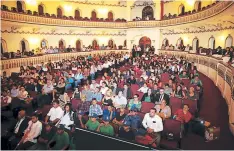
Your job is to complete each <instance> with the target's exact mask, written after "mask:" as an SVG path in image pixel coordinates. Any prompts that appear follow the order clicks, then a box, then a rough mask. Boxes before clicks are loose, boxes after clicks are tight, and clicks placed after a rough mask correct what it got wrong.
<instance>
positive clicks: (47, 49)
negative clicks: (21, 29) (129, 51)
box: [1, 44, 127, 59]
mask: <svg viewBox="0 0 234 151" xmlns="http://www.w3.org/2000/svg"><path fill="white" fill-rule="evenodd" d="M126 48H127V47H126V46H122V45H119V46H118V47H117V46H116V44H114V45H107V46H105V45H104V44H103V45H102V46H99V45H97V46H95V47H93V46H91V45H89V46H87V47H86V46H85V45H83V47H81V48H74V47H73V48H72V47H71V45H69V46H68V47H67V48H63V47H59V48H58V47H57V46H55V47H52V46H50V47H47V46H45V47H44V48H36V49H35V50H34V49H32V50H31V51H24V52H21V51H20V50H17V51H16V52H5V53H3V54H2V55H1V59H10V58H22V57H29V56H39V55H44V54H55V53H67V52H80V51H81V52H87V51H94V50H117V49H119V50H122V49H126Z"/></svg>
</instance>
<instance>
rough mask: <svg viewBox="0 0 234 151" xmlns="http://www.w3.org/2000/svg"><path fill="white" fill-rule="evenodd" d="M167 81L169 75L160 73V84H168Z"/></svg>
mask: <svg viewBox="0 0 234 151" xmlns="http://www.w3.org/2000/svg"><path fill="white" fill-rule="evenodd" d="M169 79H170V75H169V73H162V74H161V81H162V82H164V83H165V82H168V81H169Z"/></svg>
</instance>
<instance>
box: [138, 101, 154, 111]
mask: <svg viewBox="0 0 234 151" xmlns="http://www.w3.org/2000/svg"><path fill="white" fill-rule="evenodd" d="M141 104H142V105H141V112H142V113H148V112H149V111H150V109H151V108H153V107H154V106H155V104H154V103H151V102H142V103H141Z"/></svg>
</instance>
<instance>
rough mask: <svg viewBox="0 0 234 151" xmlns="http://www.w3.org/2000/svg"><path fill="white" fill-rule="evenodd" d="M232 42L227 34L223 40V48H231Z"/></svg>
mask: <svg viewBox="0 0 234 151" xmlns="http://www.w3.org/2000/svg"><path fill="white" fill-rule="evenodd" d="M232 42H233V38H232V36H231V35H230V34H229V35H228V37H227V38H226V40H225V48H227V47H231V46H232Z"/></svg>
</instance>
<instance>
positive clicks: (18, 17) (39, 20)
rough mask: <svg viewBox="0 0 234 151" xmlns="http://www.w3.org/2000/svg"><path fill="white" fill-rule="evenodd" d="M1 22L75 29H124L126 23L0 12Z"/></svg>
mask: <svg viewBox="0 0 234 151" xmlns="http://www.w3.org/2000/svg"><path fill="white" fill-rule="evenodd" d="M1 17H2V20H7V21H17V22H22V23H34V24H42V25H44V24H46V25H57V26H66V27H67V26H75V27H103V28H126V24H127V23H126V22H99V21H76V20H66V19H59V18H47V17H43V16H33V15H27V14H22V13H16V12H15V13H14V12H9V11H1Z"/></svg>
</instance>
